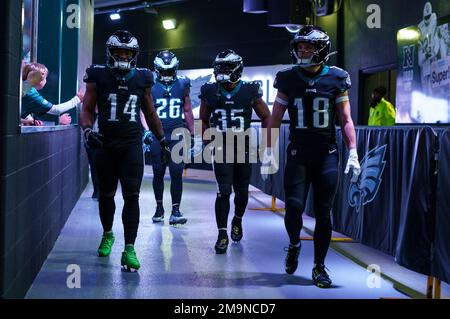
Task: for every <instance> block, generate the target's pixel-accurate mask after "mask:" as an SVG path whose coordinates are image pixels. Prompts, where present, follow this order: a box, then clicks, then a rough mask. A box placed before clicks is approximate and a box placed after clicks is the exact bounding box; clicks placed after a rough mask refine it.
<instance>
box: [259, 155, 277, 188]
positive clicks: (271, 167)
mask: <svg viewBox="0 0 450 319" xmlns="http://www.w3.org/2000/svg"><path fill="white" fill-rule="evenodd" d="M275 155H276V154H275V152H274V151H273V150H272V148H271V147H267V148H266V149H265V150H264V154H263V158H262V161H261V178H262V179H263V181H266V180H267V178H268V177H269V176H268V175H269V174H275V173H276V172H278V168H279V164H278V160H279V159H278V156H275Z"/></svg>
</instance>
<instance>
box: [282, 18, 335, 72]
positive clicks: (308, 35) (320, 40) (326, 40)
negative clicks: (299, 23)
mask: <svg viewBox="0 0 450 319" xmlns="http://www.w3.org/2000/svg"><path fill="white" fill-rule="evenodd" d="M301 42H304V43H310V44H312V45H313V46H314V48H315V50H314V53H313V54H312V56H311V57H310V58H307V59H305V58H300V57H299V56H298V55H297V47H298V44H299V43H301ZM330 49H331V41H330V37H329V36H328V34H327V33H326V32H325V31H324V30H323V29H322V28H321V27H319V26H314V25H306V26H304V27H303V28H301V29H300V30H299V31H298V33H297V34H296V35H295V37H294V39H292V41H291V57H292V62H293V63H294V64H297V65H299V66H301V67H310V66H315V65H319V64H322V63H325V62H327V61H328V59H329V57H330V56H331V55H333V54H335V53H336V52H333V53H330Z"/></svg>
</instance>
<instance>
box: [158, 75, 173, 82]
mask: <svg viewBox="0 0 450 319" xmlns="http://www.w3.org/2000/svg"><path fill="white" fill-rule="evenodd" d="M173 80H175V77H174V76H161V81H163V82H172V81H173Z"/></svg>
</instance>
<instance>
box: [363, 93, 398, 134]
mask: <svg viewBox="0 0 450 319" xmlns="http://www.w3.org/2000/svg"><path fill="white" fill-rule="evenodd" d="M385 95H386V88H385V87H382V86H379V87H377V88H375V89H374V90H373V92H372V100H371V101H370V111H369V121H368V125H369V126H392V125H394V124H395V108H394V106H393V105H392V104H391V103H390V102H389V101H387V100H386V99H385V98H384V96H385Z"/></svg>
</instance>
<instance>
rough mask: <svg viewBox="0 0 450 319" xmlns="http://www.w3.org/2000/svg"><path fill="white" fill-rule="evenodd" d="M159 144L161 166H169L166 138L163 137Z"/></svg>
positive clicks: (168, 149)
mask: <svg viewBox="0 0 450 319" xmlns="http://www.w3.org/2000/svg"><path fill="white" fill-rule="evenodd" d="M159 144H160V145H161V164H163V165H167V164H169V160H170V147H169V143H168V142H167V140H166V138H165V137H163V138H162V139H161V140H160V141H159Z"/></svg>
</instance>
